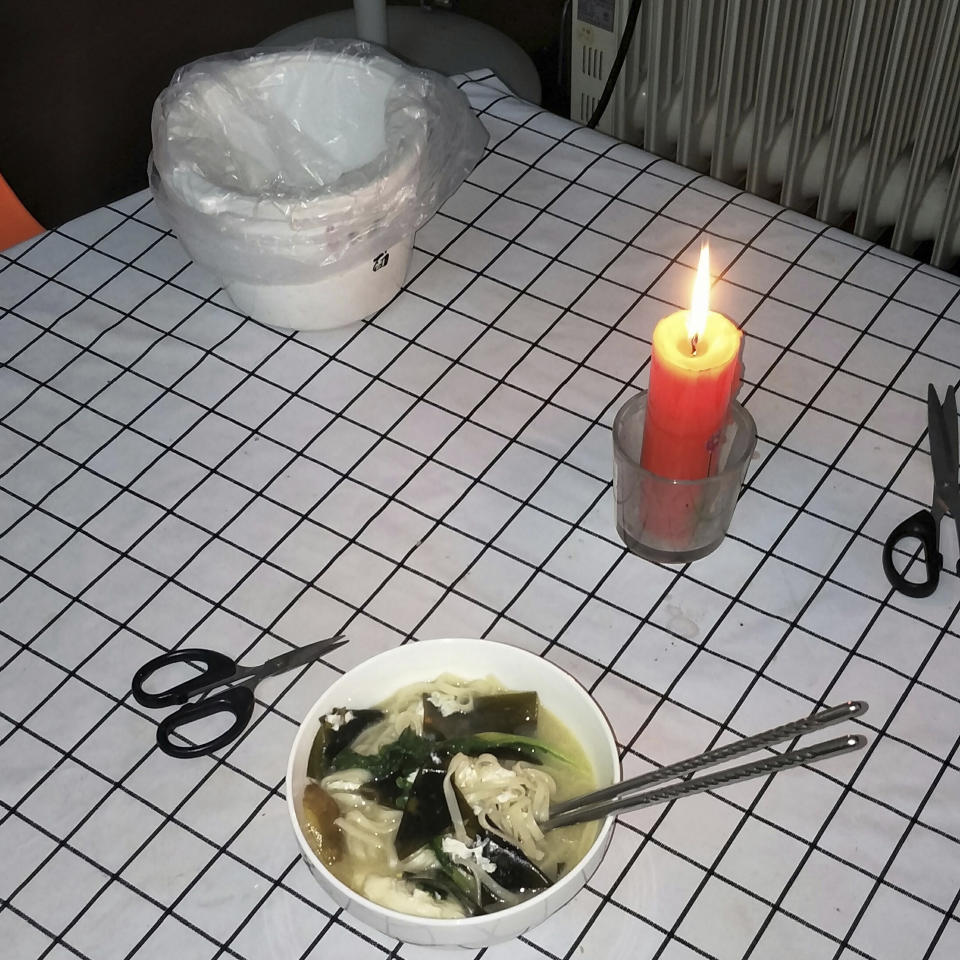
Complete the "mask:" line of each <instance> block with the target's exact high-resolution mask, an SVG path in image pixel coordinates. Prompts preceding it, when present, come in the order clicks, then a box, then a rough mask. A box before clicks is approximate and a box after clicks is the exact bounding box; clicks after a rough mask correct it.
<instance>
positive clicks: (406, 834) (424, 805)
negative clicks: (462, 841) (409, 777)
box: [394, 768, 450, 860]
mask: <svg viewBox="0 0 960 960" xmlns="http://www.w3.org/2000/svg"><path fill="white" fill-rule="evenodd" d="M445 776H446V771H445V770H443V769H433V770H430V769H427V768H423V769H421V770H420V772H419V773H418V774H417V778H416V780H414V781H413V787H412V788H411V790H410V796H409V798H408V799H407V804H406V806H405V807H404V808H403V817H402V818H401V819H400V826H399V827H397V835H396V838H395V841H394V842H395V844H396V847H397V857H398V859H400V860H406V858H407V857H409V856H410V854H412V853H415V852H416V851H417V850H419V849H420V848H421V847H422V846H425V845H426V844H428V843H429V842H430V841H431V839H433V837H435V836H437V834H440V833H443V832H444V831H445V830H447V829H449V827H450V810H449V808H448V807H447V798H446V797H445V796H444V793H443V778H444V777H445Z"/></svg>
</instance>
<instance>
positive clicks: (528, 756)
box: [437, 733, 573, 765]
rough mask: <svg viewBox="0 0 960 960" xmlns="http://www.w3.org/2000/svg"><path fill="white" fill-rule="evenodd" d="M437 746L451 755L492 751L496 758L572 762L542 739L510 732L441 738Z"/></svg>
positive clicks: (537, 761) (536, 761)
mask: <svg viewBox="0 0 960 960" xmlns="http://www.w3.org/2000/svg"><path fill="white" fill-rule="evenodd" d="M437 747H438V748H443V749H450V750H451V754H450V755H451V756H452V755H453V754H454V753H466V754H467V755H468V756H471V757H475V756H478V755H479V754H481V753H492V754H493V755H494V756H495V757H496V758H497V759H498V760H526V761H528V762H529V763H543V762H544V761H545V760H546V759H547V758H553V759H554V760H559V761H560V762H561V763H566V764H571V765H572V764H573V760H571V759H570V757H568V756H567V755H566V754H564V753H561V752H560V751H559V750H557V749H556V748H555V747H551V746H550V744H548V743H544V742H543V741H542V740H537V739H535V738H534V737H521V736H519V735H516V734H510V733H475V734H473V735H472V736H469V737H458V738H457V739H455V740H443V741H441V742H440V743H438V744H437Z"/></svg>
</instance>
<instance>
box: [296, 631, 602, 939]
mask: <svg viewBox="0 0 960 960" xmlns="http://www.w3.org/2000/svg"><path fill="white" fill-rule="evenodd" d="M514 691H530V692H535V693H536V695H537V698H538V701H539V707H540V710H539V721H538V722H539V726H538V729H537V737H538V738H540V739H542V741H543V742H544V743H549V744H550V745H551V746H550V752H551V754H553V753H554V752H555V756H557V757H561V756H562V757H563V758H564V762H562V763H561V762H557V761H554V760H553V757H552V756H546V755H544V758H543V759H544V760H545V761H546V762H544V763H543V764H542V765H541V764H540V761H539V760H534V761H533V762H524V761H523V760H520V761H514V760H504V761H503V762H502V765H501V763H500V762H498V760H497V759H496V758H495V757H494V756H492V755H490V754H488V753H487V752H486V750H482V751H481V750H479V749H477V750H472V751H470V750H467V749H466V748H464V749H465V751H466V753H470V754H472V755H470V756H468V755H465V754H463V753H457V754H456V755H455V756H453V757H452V758H450V757H449V755H448V758H447V760H446V761H445V762H446V764H447V767H446V774H445V775H444V773H443V772H440V771H438V772H437V773H436V777H437V784H436V785H437V789H438V790H439V788H440V784H441V781H442V785H443V789H444V791H445V794H446V796H447V797H448V798H449V797H450V791H451V781H453V782H455V783H456V785H457V788H458V791H457V795H458V797H459V798H460V804H461V808H460V809H461V810H462V811H463V812H464V815H465V816H469V815H470V810H469V809H468V807H472V808H473V810H474V811H475V812H476V814H477V817H478V818H479V822H480V823H481V824H482V825H483V827H484V828H489V830H491V831H492V832H493V833H494V834H496V835H497V837H502V836H503V834H502V833H500V832H499V830H498V828H502V829H506V827H505V826H504V824H505V823H509V824H510V825H511V826H510V830H509V832H508V834H507V835H506V839H508V840H509V841H510V842H509V843H506V844H503V845H504V846H505V847H507V848H508V849H511V850H514V849H516V850H522V851H523V854H525V855H528V856H529V857H530V861H531V862H533V861H535V862H536V872H537V873H538V874H541V875H543V876H544V877H547V878H549V885H546V886H545V887H544V888H542V889H540V888H537V887H533V888H532V890H534V891H535V890H537V889H539V892H531V889H527V890H526V891H525V894H524V898H523V899H519V902H518V899H517V898H516V897H514V898H513V899H505V898H507V897H508V895H509V893H510V891H505V890H502V889H501V888H500V887H499V886H498V885H497V883H496V882H494V879H493V878H495V877H499V876H501V874H500V873H499V872H497V871H495V870H491V867H490V866H489V865H487V866H486V867H484V868H483V869H475V870H474V872H475V873H476V874H477V891H478V900H479V893H480V892H481V881H482V882H483V884H484V885H485V886H486V887H487V888H488V890H483V891H482V892H483V893H484V896H485V897H486V898H487V899H488V900H489V899H493V900H494V901H495V903H496V909H495V910H493V911H492V912H477V913H476V915H464V913H463V912H462V911H461V910H459V909H457V908H456V906H455V902H454V898H450V899H449V902H448V901H447V900H444V899H443V898H440V897H437V898H435V899H434V901H433V902H431V901H430V898H429V897H427V896H426V894H424V893H422V892H421V891H414V892H415V894H416V897H415V898H413V899H409V900H406V899H401V898H400V897H399V896H398V891H401V890H402V891H409V890H411V889H412V888H411V886H410V884H409V883H408V882H407V881H406V880H398V879H396V878H397V877H400V876H402V877H404V878H407V877H410V876H412V875H413V872H414V871H415V870H417V869H419V868H420V866H422V864H423V862H424V858H425V857H426V858H428V859H430V860H433V865H434V867H435V866H436V859H435V858H434V857H433V856H432V855H431V853H430V851H429V850H428V849H427V848H426V847H423V848H420V849H418V850H416V851H415V852H413V853H411V852H409V851H410V850H411V849H413V848H415V847H416V846H417V844H418V843H419V841H418V840H417V839H416V837H414V839H413V841H412V842H409V837H406V836H403V835H402V834H404V831H405V827H406V824H404V825H402V826H401V825H400V821H401V820H402V819H406V810H403V811H401V810H400V809H396V807H401V806H402V805H403V802H404V799H403V797H401V798H400V799H399V800H397V801H396V805H394V803H393V800H392V799H391V801H390V802H389V803H386V804H384V803H381V804H373V805H370V804H369V803H368V802H367V801H364V800H362V799H360V796H359V793H358V790H362V789H364V788H367V792H369V789H368V788H369V787H370V786H371V783H370V778H371V776H372V774H370V773H369V771H367V772H364V771H363V770H355V769H350V768H351V767H353V766H354V763H353V762H349V760H343V759H342V758H343V757H345V756H348V757H351V758H353V759H354V760H355V761H356V763H358V764H361V765H362V763H363V762H364V757H365V756H366V757H370V756H374V755H383V754H384V753H385V752H386V753H389V751H390V750H391V749H392V747H391V746H390V744H391V743H396V742H399V741H398V739H397V738H403V737H409V738H410V739H411V740H412V741H416V739H417V738H416V736H415V734H417V733H421V732H425V726H426V720H425V719H424V713H425V709H427V708H429V709H431V710H432V707H429V705H428V704H427V700H428V699H430V700H431V701H432V702H435V703H437V704H440V705H443V712H444V714H449V713H450V711H451V710H456V709H458V706H457V700H458V698H459V699H460V700H461V701H467V700H472V701H473V703H480V702H489V698H490V697H491V696H492V695H497V694H502V693H504V692H507V693H511V692H514ZM528 695H529V694H528ZM514 696H516V694H514ZM484 697H486V698H488V699H487V701H483V698H484ZM478 698H479V699H478ZM421 704H422V705H421ZM451 704H452V707H451V706H450V705H451ZM371 708H379V709H380V710H382V711H383V714H382V718H379V717H378V719H377V720H376V721H374V722H371V723H370V725H369V726H368V727H367V728H366V729H364V730H362V732H361V733H360V734H359V736H355V737H354V738H353V739H352V741H351V743H350V749H349V750H343V751H342V753H341V754H339V755H338V759H335V760H334V761H333V767H332V768H327V769H324V771H323V776H320V775H319V774H317V772H316V768H315V767H314V764H315V761H316V757H317V740H318V729H319V728H320V727H321V726H322V725H324V724H329V722H330V721H331V719H333V720H334V727H337V726H338V725H342V724H343V722H344V720H347V721H352V722H353V723H354V725H357V721H356V720H355V719H354V718H355V717H356V716H357V715H360V716H363V715H365V714H366V713H371V714H372V713H373V711H372V710H371ZM469 709H473V708H472V707H469ZM437 716H439V712H437ZM456 716H457V715H456V714H455V715H454V719H456ZM328 729H329V727H328ZM488 736H489V735H488ZM514 739H517V740H520V741H524V742H526V739H525V738H522V737H518V738H514ZM466 742H467V740H466V739H464V738H460V739H459V740H450V741H442V743H441V745H445V744H446V743H458V744H459V743H466ZM530 742H531V743H533V742H535V741H533V740H531V741H530ZM385 746H386V750H384V747H385ZM453 749H454V748H452V747H451V748H450V751H449V752H453ZM351 751H355V752H351ZM377 751H380V754H377ZM449 752H448V753H449ZM493 752H494V753H496V750H493ZM338 762H339V764H340V766H339V768H337V767H336V765H337V763H338ZM506 768H509V769H506ZM308 769H310V771H311V775H308ZM404 769H406V768H404ZM418 777H419V778H422V779H423V781H424V782H425V780H426V775H425V772H424V770H421V771H419V772H418V773H411V774H410V776H409V778H408V779H409V780H410V781H411V782H412V783H413V785H414V786H413V788H412V789H414V790H415V789H417V783H418ZM498 778H500V779H499V780H498ZM619 779H620V761H619V754H618V751H617V745H616V741H615V739H614V735H613V732H612V730H611V728H610V724H609V723H608V721H607V719H606V717H605V716H604V714H603V712H602V711H601V710H600V708H599V707H598V706H597V704H596V702H595V701H594V700H593V699H592V697H591V696H590V694H589V693H588V692H587V691H586V690H585V689H584V688H583V687H582V686H581V685H580V684H579V683H578V682H577V681H576V680H575V679H574V678H573V677H572V676H570V675H569V674H568V673H566V672H565V671H563V670H562V669H560V668H559V667H557V666H556V665H554V664H553V663H551V662H549V661H547V660H544V659H542V658H541V657H539V656H536V655H535V654H532V653H530V652H528V651H526V650H523V649H521V648H518V647H512V646H509V645H507V644H502V643H497V642H494V641H491V640H479V639H444V640H426V641H420V642H414V643H408V644H405V645H403V646H400V647H396V648H394V649H392V650H388V651H386V652H385V653H381V654H379V655H377V656H375V657H372V658H371V659H369V660H367V661H365V662H363V663H361V664H359V665H357V666H356V667H354V668H353V669H352V670H350V671H349V672H348V673H346V674H344V675H343V676H342V677H340V678H339V679H337V680H336V681H335V682H334V683H333V684H331V686H330V687H328V688H327V690H326V691H325V692H324V693H323V694H322V696H321V697H320V698H319V699H318V700H317V702H316V703H315V704H314V705H313V707H312V708H311V709H310V711H309V712H308V713H307V715H306V717H305V718H304V720H303V723H302V724H301V725H300V729H299V730H298V732H297V736H296V738H295V740H294V744H293V747H292V749H291V752H290V757H289V762H288V765H287V777H286V795H287V807H288V812H289V815H290V821H291V824H292V826H293V830H294V834H295V836H296V839H297V843H298V846H299V848H300V853H301V856H302V858H303V860H304V862H305V863H306V865H307V867H308V869H309V870H310V873H311V874H312V875H313V877H314V879H315V880H316V881H317V882H318V883H319V885H320V886H321V887H322V888H323V889H324V890H325V891H326V893H327V894H329V896H330V897H332V899H333V900H334V901H335V902H336V904H337V905H338V906H339V907H341V908H343V909H344V910H345V911H346V912H347V913H349V914H351V915H352V916H353V917H355V918H357V919H358V920H360V921H362V922H364V923H367V924H369V925H370V926H371V927H373V928H375V929H376V930H379V931H380V932H382V933H384V934H387V935H388V936H391V937H396V938H397V939H399V940H403V941H406V942H410V943H418V944H428V945H438V946H448V947H454V946H459V947H468V948H474V947H484V946H488V945H490V944H494V943H499V942H502V941H505V940H509V939H511V938H513V937H516V936H519V935H520V934H522V933H524V932H526V931H527V930H529V929H530V928H532V927H534V926H536V925H537V924H538V923H542V922H543V921H544V920H546V918H547V917H548V916H550V915H551V914H552V913H554V912H555V911H556V910H558V909H559V908H561V907H562V906H563V905H564V904H565V903H567V902H568V901H569V900H570V899H571V898H572V897H573V896H575V895H576V893H577V892H578V891H579V890H580V889H581V888H582V887H583V886H584V884H585V883H586V882H587V881H588V879H589V878H590V877H591V876H592V874H593V872H594V871H595V870H596V868H597V867H598V866H599V864H600V861H601V859H602V857H603V855H604V853H605V852H606V849H607V846H608V845H609V842H610V837H611V833H612V829H613V818H612V817H608V818H607V819H606V820H604V821H602V822H598V823H592V824H585V825H582V826H575V827H569V828H567V827H564V828H561V829H559V830H553V831H550V832H548V833H547V834H545V835H544V834H543V833H542V832H541V831H540V830H539V829H538V827H537V825H536V822H535V820H534V819H533V812H536V814H537V816H536V819H544V818H545V815H546V810H547V809H548V808H549V804H550V802H551V801H553V802H556V801H559V800H562V799H565V798H566V797H569V796H573V795H576V794H579V793H582V792H585V791H587V790H589V789H592V788H593V787H595V786H603V785H606V784H609V783H613V782H616V781H617V780H619ZM391 780H392V775H391ZM396 782H397V783H398V784H400V785H401V787H402V788H403V789H405V790H407V791H409V790H411V788H410V787H408V786H406V784H405V782H404V778H403V777H398V778H397V780H396ZM517 783H520V784H522V787H523V790H522V793H523V797H524V806H523V809H522V810H520V811H519V813H518V809H519V808H518V807H517V805H513V806H511V805H510V804H511V792H510V788H511V786H512V785H514V784H517ZM505 784H506V786H504V785H505ZM318 787H323V793H324V797H325V799H326V802H328V803H329V802H330V800H329V798H330V797H331V796H332V797H333V798H334V799H335V800H336V802H337V807H335V808H333V815H335V816H336V823H337V824H339V827H340V829H339V830H338V834H339V841H338V842H340V844H341V846H342V850H343V854H342V856H340V857H339V859H337V860H336V862H331V860H330V858H329V857H328V856H326V855H325V850H323V849H321V848H320V847H319V846H318V844H317V842H316V837H315V834H313V835H312V834H311V828H310V825H309V824H310V821H308V820H307V819H305V816H304V809H305V805H306V796H307V795H308V792H309V791H317V790H318ZM465 801H466V802H465ZM408 802H409V797H408ZM391 807H394V809H391ZM444 813H445V814H446V810H444ZM401 814H402V815H401ZM488 814H489V816H490V817H491V820H489V821H488V820H487V815H488ZM450 815H451V817H452V819H453V820H454V821H460V822H454V824H453V826H452V827H451V828H450V829H449V831H448V835H447V837H446V838H445V839H444V841H443V845H442V846H443V850H444V851H446V850H447V849H448V846H449V847H450V848H451V849H454V848H458V849H460V850H463V849H464V848H463V847H462V846H459V847H458V841H457V840H456V837H458V836H462V832H461V831H462V829H463V823H462V820H461V818H460V817H459V816H458V814H457V804H456V802H454V801H451V806H450ZM498 818H499V819H498ZM447 822H448V823H450V821H449V820H448V821H447ZM406 832H407V833H409V831H406ZM485 836H486V834H485ZM490 839H491V840H492V842H493V843H496V842H497V840H496V837H492V838H490ZM311 841H313V842H311ZM404 844H405V845H406V847H407V849H401V848H402V846H403V845H404ZM481 849H486V850H487V851H488V852H490V851H492V849H493V848H492V847H488V848H481ZM385 851H386V852H385ZM436 853H437V856H440V857H443V858H444V859H446V858H445V857H444V854H443V853H441V851H440V849H436ZM404 855H405V856H404ZM518 855H519V854H518ZM490 856H491V857H492V856H493V853H492V852H490ZM476 859H477V861H478V862H479V863H480V864H481V865H482V864H483V863H484V862H485V861H484V860H483V857H481V856H477V858H476ZM524 859H525V858H524ZM467 861H469V858H467ZM403 871H409V872H403ZM487 871H490V872H487ZM462 872H466V870H463V871H462ZM489 890H492V891H493V893H492V894H491V893H490V892H488V891H489ZM454 892H455V891H454ZM404 895H406V894H404ZM501 895H502V898H504V899H505V902H500V901H499V900H497V897H498V896H501ZM416 913H422V914H424V915H415V914H416Z"/></svg>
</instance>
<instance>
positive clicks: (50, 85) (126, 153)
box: [0, 0, 568, 227]
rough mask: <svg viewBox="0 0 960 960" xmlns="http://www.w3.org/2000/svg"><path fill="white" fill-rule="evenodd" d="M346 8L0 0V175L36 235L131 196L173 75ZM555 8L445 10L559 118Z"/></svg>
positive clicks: (227, 1) (547, 3) (282, 0)
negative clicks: (517, 67)
mask: <svg viewBox="0 0 960 960" xmlns="http://www.w3.org/2000/svg"><path fill="white" fill-rule="evenodd" d="M394 2H397V0H394ZM399 2H404V0H399ZM406 2H408V3H409V2H414V3H415V2H417V0H406ZM348 6H351V4H350V3H349V2H347V0H160V2H156V3H144V2H143V0H74V2H72V3H68V2H66V0H33V2H30V0H0V38H2V41H3V55H2V57H0V105H2V106H0V174H2V175H3V177H4V178H5V179H6V180H7V182H8V183H9V184H10V186H11V187H12V189H13V190H14V192H15V193H17V195H18V196H19V197H20V199H21V201H22V202H23V204H24V206H26V207H27V209H28V210H29V211H30V212H31V213H32V214H33V215H34V217H36V218H37V220H39V221H40V223H42V224H43V226H45V227H55V226H58V225H59V224H61V223H63V222H65V221H66V220H69V219H71V218H73V217H75V216H79V215H80V214H82V213H86V212H87V211H89V210H92V209H94V208H96V207H99V206H102V205H103V204H105V203H108V202H110V201H111V200H116V199H118V198H120V197H123V196H126V195H127V194H129V193H133V192H134V191H136V190H140V189H142V188H143V187H145V186H146V162H147V155H148V153H149V151H150V111H151V108H152V106H153V101H154V99H155V98H156V96H157V94H158V93H159V92H160V90H161V89H163V87H165V86H166V85H167V83H168V82H169V80H170V77H171V76H172V74H173V72H174V70H176V68H177V67H179V66H181V65H182V64H185V63H189V62H190V61H191V60H195V59H197V58H198V57H202V56H207V55H209V54H213V53H218V52H221V51H225V50H235V49H239V48H242V47H249V46H253V45H255V44H256V43H258V42H259V41H261V40H263V39H265V38H266V37H268V36H269V35H270V34H272V33H275V32H276V31H277V30H280V29H281V28H283V27H286V26H289V25H291V24H293V23H296V22H297V21H299V20H303V19H306V18H307V17H311V16H316V15H317V14H320V13H325V12H327V11H328V10H337V9H341V8H345V7H348ZM562 7H563V0H457V2H456V3H455V5H454V10H455V12H457V13H460V14H463V15H464V16H468V17H474V18H476V19H477V20H482V21H484V22H486V23H489V24H490V25H491V26H494V27H496V28H497V29H499V30H502V31H503V32H504V33H506V34H507V35H508V36H510V37H512V38H513V39H514V40H515V41H516V42H517V43H518V44H519V45H520V46H521V47H523V48H524V49H525V50H526V51H527V53H529V54H530V56H531V58H532V59H533V61H534V63H535V64H536V66H537V69H538V71H539V73H540V78H541V83H542V84H543V88H544V94H543V102H544V105H545V106H546V107H547V108H548V109H551V110H553V111H555V112H558V113H562V114H567V112H568V103H567V101H566V99H565V94H564V92H563V91H562V90H561V89H559V88H558V86H557V56H558V48H559V38H560V16H561V9H562Z"/></svg>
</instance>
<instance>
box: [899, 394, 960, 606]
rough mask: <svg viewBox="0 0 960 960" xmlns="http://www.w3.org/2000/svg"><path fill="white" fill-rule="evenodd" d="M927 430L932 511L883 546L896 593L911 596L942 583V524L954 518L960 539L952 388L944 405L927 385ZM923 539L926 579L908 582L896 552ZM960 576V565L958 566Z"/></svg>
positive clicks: (907, 524)
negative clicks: (898, 565) (905, 542)
mask: <svg viewBox="0 0 960 960" xmlns="http://www.w3.org/2000/svg"><path fill="white" fill-rule="evenodd" d="M927 427H928V430H929V435H930V460H931V462H932V463H933V498H932V500H931V502H930V509H929V510H921V511H920V512H919V513H915V514H914V515H913V516H912V517H908V518H907V519H906V520H904V521H903V522H902V523H900V524H898V525H897V526H896V527H894V528H893V531H892V532H891V533H890V536H889V537H887V540H886V543H884V545H883V572H884V573H885V574H886V575H887V579H888V580H889V581H890V585H891V586H892V587H893V588H894V590H899V591H900V593H904V594H906V595H907V596H908V597H929V596H930V594H931V593H933V591H934V590H936V589H937V584H938V583H939V582H940V569H941V567H942V566H943V554H942V553H941V552H940V521H941V520H942V519H943V518H944V516H948V517H952V518H953V522H954V523H955V524H956V526H957V536H958V537H960V484H958V481H957V469H958V464H960V456H958V449H957V393H956V388H955V387H949V388H948V389H947V392H946V393H945V394H944V397H943V404H942V405H941V403H940V400H939V398H938V397H937V391H936V390H935V389H934V386H933V384H932V383H931V384H929V385H928V386H927ZM910 539H913V540H919V541H920V545H921V548H922V553H923V563H924V566H925V567H926V570H927V576H926V579H925V580H923V581H920V582H917V581H914V580H908V579H907V578H906V577H905V576H904V575H903V574H902V573H901V572H900V571H899V570H897V568H896V567H895V566H894V565H893V551H894V550H895V549H896V547H897V545H898V544H899V543H900V542H901V541H902V540H910ZM957 572H958V573H960V563H958V564H957Z"/></svg>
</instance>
